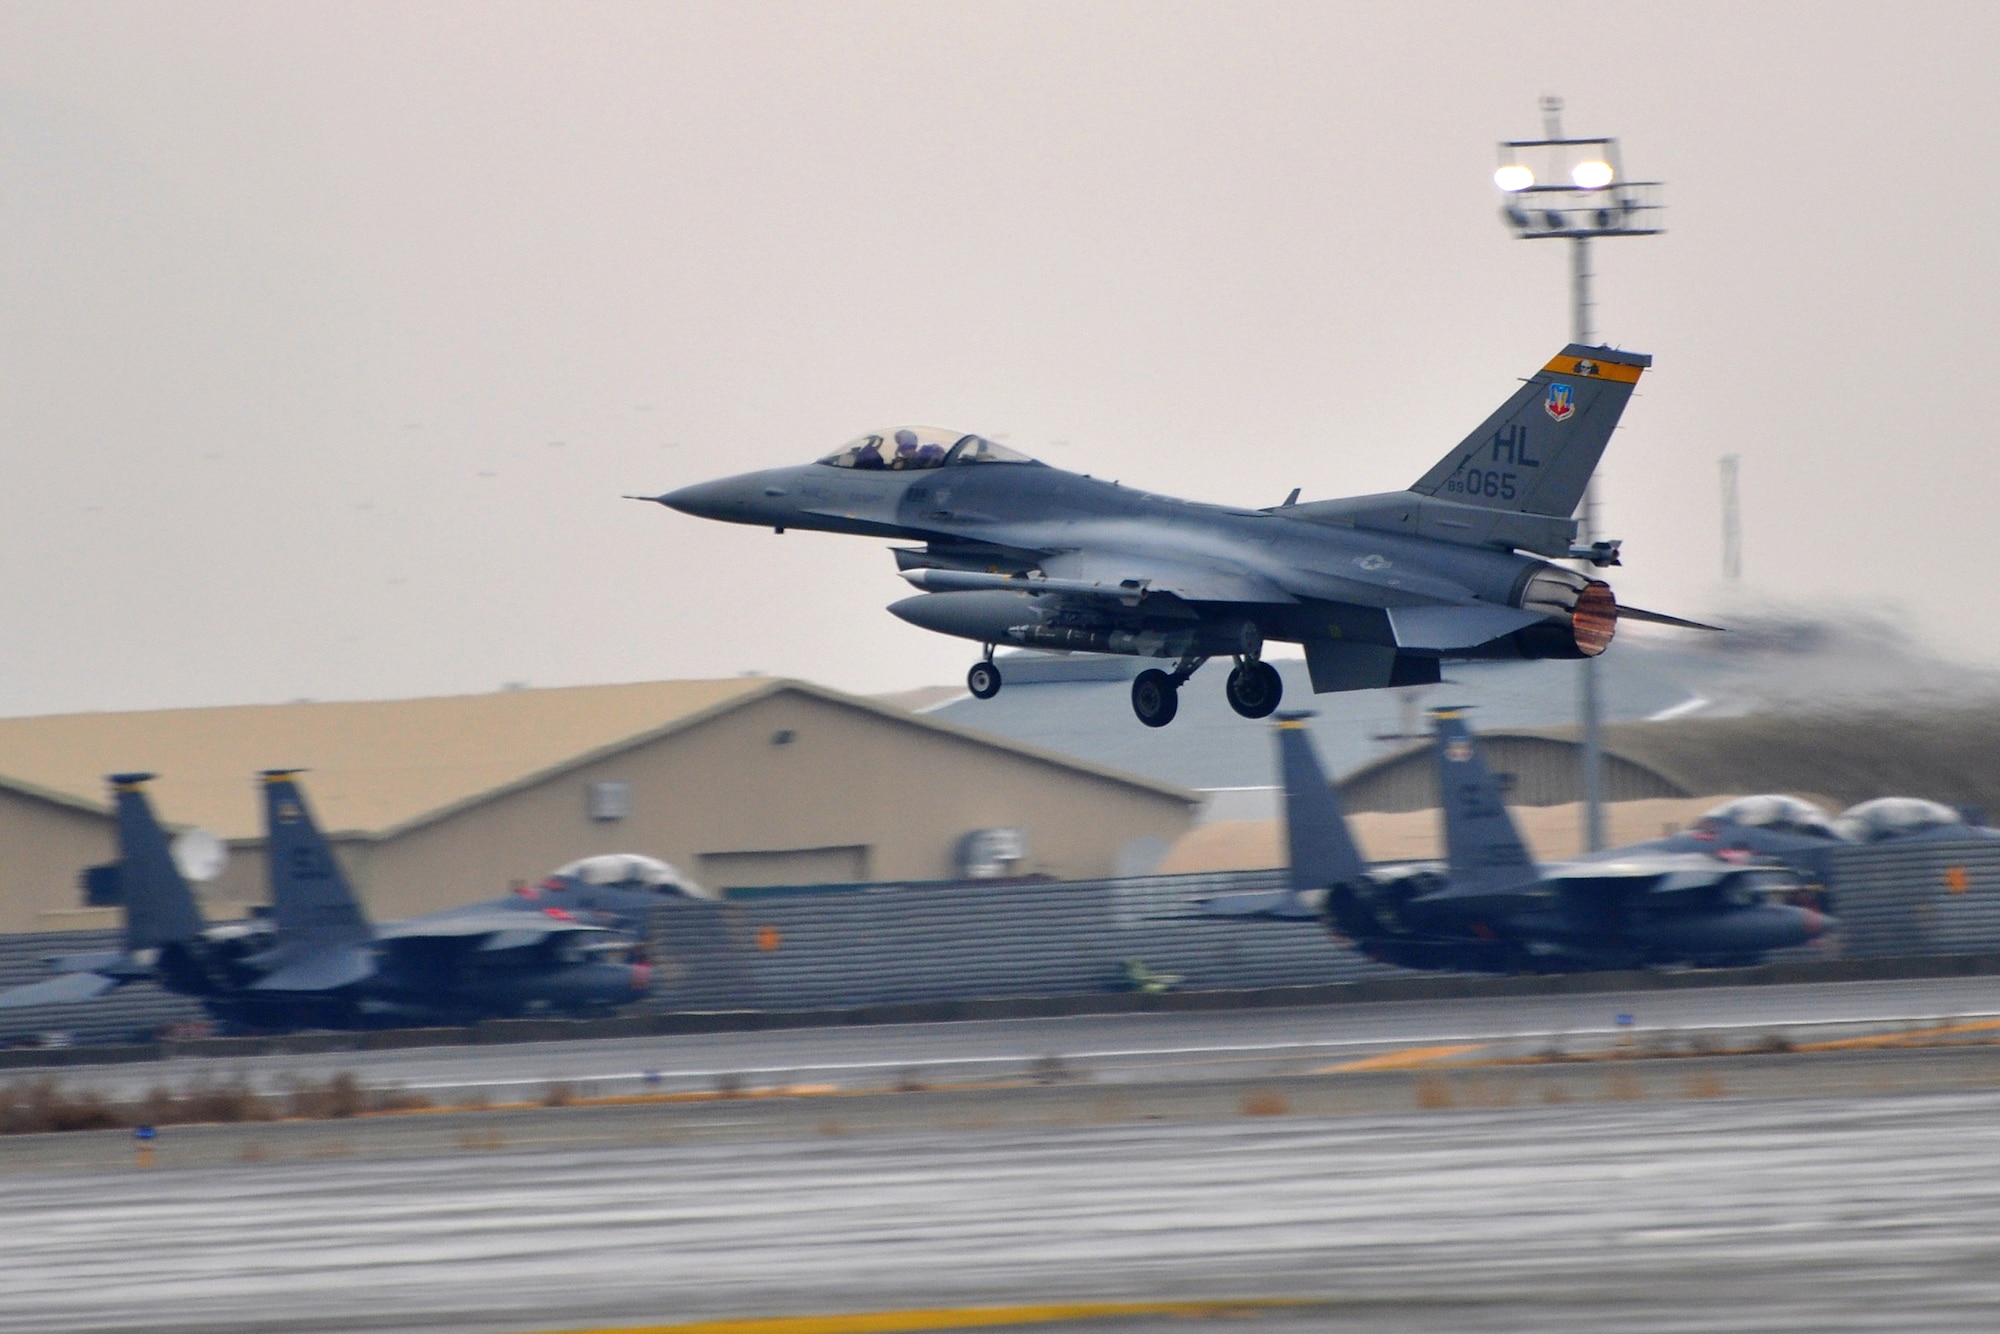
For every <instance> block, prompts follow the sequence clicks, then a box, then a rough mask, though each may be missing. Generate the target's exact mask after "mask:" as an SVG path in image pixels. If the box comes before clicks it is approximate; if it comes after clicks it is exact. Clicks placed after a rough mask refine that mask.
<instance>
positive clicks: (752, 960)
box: [0, 840, 2000, 1041]
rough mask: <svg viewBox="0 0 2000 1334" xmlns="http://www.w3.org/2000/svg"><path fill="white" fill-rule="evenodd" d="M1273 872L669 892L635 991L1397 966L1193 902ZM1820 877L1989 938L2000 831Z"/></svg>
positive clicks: (0, 965) (1178, 977)
mask: <svg viewBox="0 0 2000 1334" xmlns="http://www.w3.org/2000/svg"><path fill="white" fill-rule="evenodd" d="M1285 874H1286V873H1285V872H1284V871H1282V870H1278V871H1251V872H1230V873H1218V874H1212V875H1182V876H1144V877H1139V878H1135V879H1124V880H1092V881H1051V882H1034V883H1018V882H1015V883H988V882H979V881H973V882H966V883H951V884H922V885H873V886H851V887H842V888H839V889H817V890H815V889H800V890H791V891H773V892H764V893H760V894H758V895H756V896H755V897H747V898H741V899H735V900H730V901H727V902H723V903H707V902H672V903H666V904H662V905H661V906H660V907H659V908H658V909H657V910H656V911H655V913H654V917H653V920H652V922H651V924H650V930H649V933H648V934H649V938H650V954H651V957H652V959H653V961H654V965H655V975H654V984H653V991H652V994H651V995H650V996H649V997H648V1000H647V1002H646V1004H647V1008H649V1009H653V1010H658V1011H674V1010H818V1009H845V1008H851V1007H858V1006H869V1005H893V1004H909V1003H923V1002H928V1001H947V1002H948V1001H965V1000H983V999H995V998H1003V997H1026V996H1072V995H1085V994H1090V993H1093V992H1110V991H1123V990H1130V989H1131V988H1132V987H1133V985H1134V979H1135V975H1137V976H1152V977H1160V976H1165V977H1171V978H1173V979H1174V983H1173V985H1174V986H1175V988H1176V989H1178V990H1185V991H1197V990H1198V991H1210V990H1234V989H1248V988H1258V987H1281V986H1309V985H1314V984H1319V983H1328V982H1349V981H1355V980H1358V979H1361V978H1368V977H1388V976H1396V975H1399V974H1400V973H1401V970H1399V969H1393V968H1389V967H1386V966H1384V965H1381V964H1376V963H1372V962H1370V961H1368V960H1367V959H1364V958H1363V957H1361V956H1360V955H1358V954H1356V953H1355V952H1354V951H1353V950H1351V949H1348V948H1347V947H1346V946H1344V945H1341V944H1339V943H1337V942H1336V941H1335V940H1333V938H1332V937H1331V936H1330V935H1328V933H1327V931H1326V928H1325V927H1323V926H1322V925H1320V924H1319V923H1317V922H1249V921H1243V920H1240V919H1217V918H1210V917H1205V916H1203V915H1202V914H1201V911H1200V907H1199V904H1200V901H1201V900H1202V899H1204V898H1206V897H1209V896H1211V895H1215V894H1222V893H1234V892H1244V891H1253V890H1266V889H1276V888H1279V887H1280V886H1282V885H1283V884H1284V881H1285ZM1830 879H1831V880H1832V881H1833V884H1834V892H1835V896H1836V904H1835V911H1836V912H1837V913H1838V914H1839V916H1840V920H1841V953H1843V954H1845V955H1847V956H1850V957H1856V958H1878V957H1884V956H1904V955H1926V954H1976V953H1986V952H2000V841H1991V842H1988V841H1973V840H1963V841H1960V840H1953V841H1940V842H1922V843H1904V844H1884V845H1880V846H1876V847H1855V848H1847V849H1843V850H1841V851H1840V852H1838V853H1836V854H1835V855H1834V860H1833V865H1832V875H1831V877H1830ZM118 940H119V937H118V933H116V932H110V931H92V932H64V933H60V934H50V935H37V936H13V937H4V936H0V987H7V986H15V985H19V984H20V983H23V982H30V981H34V980H36V979H37V978H39V977H43V976H46V975H47V974H46V971H45V968H44V965H43V963H42V960H43V958H44V957H45V956H47V955H51V954H60V953H67V952H75V951H84V950H93V949H115V948H117V946H118ZM1134 965H1137V967H1136V968H1135V967H1134ZM200 1017H201V1011H200V1007H199V1006H197V1005H195V1004H194V1003H193V1002H192V1001H188V1000H185V999H183V998H180V997H177V996H172V995H168V994H167V993H164V992H162V991H160V990H159V989H158V988H157V987H153V986H151V985H136V986H131V987H125V988H121V989H120V990H119V991H117V992H115V993H113V995H111V996H109V997H106V998H104V999H102V1000H98V1001H93V1002H90V1003H88V1004H84V1005H64V1006H43V1007H39V1008H37V1009H31V1010H20V1011H14V1012H10V1013H5V1014H0V1035H9V1036H21V1035H29V1034H37V1033H49V1032H67V1033H71V1034H74V1035H75V1037H76V1039H77V1040H79V1041H104V1040H108V1039H113V1038H119V1037H125V1036H128V1035H136V1034H143V1033H147V1032H150V1031H151V1030H154V1029H156V1028H158V1027H159V1026H161V1025H164V1024H169V1023H174V1022H178V1021H183V1020H190V1019H198V1018H200Z"/></svg>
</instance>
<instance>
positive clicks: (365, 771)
mask: <svg viewBox="0 0 2000 1334" xmlns="http://www.w3.org/2000/svg"><path fill="white" fill-rule="evenodd" d="M273 768H299V769H304V770H306V771H307V773H306V774H305V776H304V778H303V780H302V781H303V783H304V786H305V789H306V793H307V796H308V798H309V800H311V802H312V803H313V807H314V810H315V812H316V813H317V815H318V817H319V820H320V823H321V825H322V827H324V828H325V829H326V830H327V831H328V833H329V835H330V836H332V837H333V839H334V841H335V845H336V848H337V850H338V853H339V855H340V857H341V860H342V863H343V864H344V865H345V866H346V867H347V869H348V871H349V873H350V875H351V876H352V878H353V880H354V883H355V885H356V888H357V889H358V890H359V891H360V892H361V893H362V895H363V896H364V898H365V900H366V903H367V906H368V910H369V911H370V913H371V914H373V915H375V916H377V917H379V918H385V919H386V918H394V917H403V916H409V915H412V914H417V913H423V912H430V911H434V910H437V909H440V908H446V907H450V906H453V905H455V904H461V903H466V902H470V901H473V900H476V899H479V898H486V897H491V896H493V895H496V894H499V893H504V892H505V891H506V890H507V888H508V887H509V885H510V884H517V883H522V882H530V881H533V880H536V879H539V878H540V877H542V876H544V875H546V874H547V873H548V872H549V871H550V870H552V869H553V868H555V867H557V866H559V865H561V864H563V863H565V862H568V861H570V860H572V859H574V858H577V857H581V856H587V855H590V854H593V853H600V852H613V851H620V852H641V853H647V854H650V855H653V856H657V857H662V858H665V859H666V860H668V861H670V862H672V863H674V864H675V865H676V866H679V867H680V868H682V870H684V871H686V872H687V873H688V874H690V875H692V876H693V877H694V878H695V879H697V880H699V881H701V882H702V883H704V884H706V885H708V886H711V887H714V888H731V887H748V886H761V885H778V884H785V885H797V884H820V883H853V882H861V881H877V880H880V881H928V880H943V879H951V878H955V877H957V876H959V875H960V874H962V873H963V872H964V871H965V869H966V868H965V856H966V852H967V847H968V843H973V844H976V845H978V846H979V847H980V848H982V849H983V852H982V853H981V854H980V856H981V858H982V860H983V865H982V866H980V867H979V869H980V870H983V871H986V872H989V873H990V872H999V873H1002V874H1006V875H1013V876H1023V875H1045V876H1054V877H1059V878H1063V879H1072V878H1075V879H1082V878H1091V877H1102V876H1108V875H1112V874H1114V873H1116V872H1118V871H1119V870H1121V869H1127V868H1128V867H1129V866H1131V865H1133V864H1135V859H1136V864H1139V865H1141V866H1143V865H1145V864H1149V863H1150V862H1151V861H1153V860H1157V858H1158V856H1159V855H1160V853H1161V852H1162V851H1164V849H1165V847H1166V846H1167V845H1168V844H1169V843H1171V842H1172V841H1173V840H1174V839H1175V838H1177V837H1178V836H1179V835H1180V834H1181V833H1183V832H1184V831H1185V830H1186V829H1187V828H1188V827H1189V826H1190V825H1191V824H1192V822H1193V817H1194V811H1195V807H1196V806H1197V804H1198V802H1199V798H1198V796H1197V795H1196V794H1195V793H1193V792H1190V791H1188V790H1186V789H1183V788H1180V787H1176V786H1173V785H1170V784H1166V783H1162V782H1157V781H1154V780H1150V779H1144V778H1138V777H1134V776H1132V775H1129V774H1124V773H1119V772H1117V771H1114V770H1111V769H1107V768H1103V767H1100V766H1098V765H1094V764H1090V763H1086V762H1084V761H1081V760H1077V759H1073V758H1070V757H1068V756H1063V755H1058V754H1055V753H1052V752H1050V751H1046V750H1042V749H1040V748H1037V747H1033V746H1029V745H1025V744H1022V743H1019V742H1013V741H1007V740H1003V739H1001V738H997V737H993V736H988V735H985V734H983V733H980V732H975V731H973V730H971V729H969V728H965V727H960V726H955V725H953V724H950V723H946V722H941V721H939V720H936V719H932V718H925V717H920V716H918V715H915V714H912V713H910V712H908V711H906V710H903V709H900V708H895V707H892V706H890V705H887V704H881V703H877V702H874V701H871V700H866V699H862V698H859V697H856V696H851V695H845V694H841V693H839V692H837V691H833V690H828V689H825V688H822V687H819V686H814V685H809V684H806V683H804V682H800V681H790V680H776V679H762V678H739V679H734V680H722V681H659V682H641V683H637V684H630V685H605V686H575V687H567V688H556V689H521V690H504V691H500V692H496V693H493V694H484V695H465V696H447V697H440V698H432V699H411V700H386V701H361V702H344V703H294V704H278V705H245V706H236V707H225V708H202V709H173V710H161V711H150V712H131V713H96V714H69V715H57V716H48V717H33V718H7V719H0V931H7V932H22V931H51V930H64V929H78V928H96V927H104V926H112V925H116V923H117V921H118V916H117V913H116V910H115V909H102V908H100V909H95V910H92V909H86V908H84V907H82V906H81V900H80V891H79V890H78V888H77V876H78V872H79V870H80V869H81V868H83V867H84V866H86V865H90V864H93V863H98V862H104V861H108V860H111V859H112V858H113V857H114V856H115V855H116V853H115V835H114V831H113V826H112V821H111V816H110V808H109V805H108V797H107V793H106V790H105V783H104V775H105V774H107V773H112V772H121V771H150V772H154V773H157V774H158V775H160V777H159V780H158V781H157V782H156V783H155V784H154V785H153V795H154V802H155V806H156V809H157V810H158V811H159V813H160V816H161V818H162V819H163V820H165V821H167V822H168V823H170V824H175V825H196V826H200V827H202V828H205V829H208V830H210V831H212V832H213V833H215V834H217V835H219V836H220V837H222V838H223V839H224V840H225V841H226V842H227V843H228V844H229V846H230V850H231V853H232V856H231V858H230V862H229V866H228V868H227V869H226V870H225V871H224V872H223V874H222V876H221V878H220V879H218V880H217V881H215V882H214V883H213V884H212V885H210V886H209V887H208V888H207V890H206V891H205V893H204V898H205V900H206V905H207V909H208V912H209V914H210V915H211V916H214V917H224V916H231V915H239V914H240V913H241V912H242V911H244V910H245V907H246V906H247V905H249V904H253V903H260V902H262V901H263V900H264V898H265V893H264V865H263V855H262V812H261V807H260V805H259V802H260V801H261V797H260V795H259V792H258V790H257V788H256V786H255V784H254V782H253V779H254V775H255V774H256V772H257V771H258V770H260V769H273ZM982 831H997V832H992V833H984V832H982ZM1121 859H1122V860H1121Z"/></svg>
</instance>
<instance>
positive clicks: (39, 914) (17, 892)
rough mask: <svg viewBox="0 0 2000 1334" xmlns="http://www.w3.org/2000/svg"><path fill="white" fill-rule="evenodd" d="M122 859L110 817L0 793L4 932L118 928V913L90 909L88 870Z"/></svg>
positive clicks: (0, 915)
mask: <svg viewBox="0 0 2000 1334" xmlns="http://www.w3.org/2000/svg"><path fill="white" fill-rule="evenodd" d="M117 856H118V837H117V826H116V825H115V824H114V823H113V822H112V819H111V817H110V816H109V815H106V814H99V813H96V812H92V811H87V810H81V809H79V808H77V807H74V806H67V805H64V804H62V803H60V802H55V801H47V800H44V799H42V798H40V797H36V796H32V795H30V794H28V793H23V792H15V791H12V790H10V789H5V788H0V931H9V932H14V931H80V930H84V929H87V928H98V927H107V926H117V925H118V924H119V922H120V921H121V920H122V919H121V918H120V917H119V915H118V911H117V910H116V909H115V908H114V909H103V908H100V909H87V908H85V907H84V906H83V889H82V887H81V886H80V885H79V884H78V883H77V882H78V880H79V879H80V878H81V876H82V874H83V868H85V867H86V866H97V865H101V864H102V863H104V862H108V861H112V860H115V859H116V858H117Z"/></svg>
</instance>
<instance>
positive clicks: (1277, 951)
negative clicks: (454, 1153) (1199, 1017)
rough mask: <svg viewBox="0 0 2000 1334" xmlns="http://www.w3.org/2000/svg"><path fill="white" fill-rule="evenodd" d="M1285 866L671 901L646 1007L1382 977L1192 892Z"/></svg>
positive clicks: (1348, 954) (1324, 937) (1325, 946)
mask: <svg viewBox="0 0 2000 1334" xmlns="http://www.w3.org/2000/svg"><path fill="white" fill-rule="evenodd" d="M1284 880H1285V872H1283V871H1261V872H1247V873H1246V872H1236V873H1230V874H1217V875H1187V876H1146V877H1140V878H1136V879H1128V880H1093V881H1061V882H1050V883H1039V884H1018V883H1017V884H983V883H979V882H971V883H959V884H933V885H882V886H873V887H863V888H857V889H850V890H841V891H837V892H827V891H820V892H814V891H800V892H796V893H786V894H767V895H761V896H759V897H757V898H753V899H746V900H740V901H733V902H726V903H720V904H712V903H673V904H667V905H663V906H662V907H661V908H660V910H659V911H658V913H657V915H656V917H655V920H654V923H653V930H652V933H651V936H652V955H653V959H654V961H655V964H656V967H657V970H658V972H657V975H656V981H655V990H654V994H653V998H652V1001H651V1004H652V1005H653V1006H654V1007H655V1008H658V1009H665V1010H686V1009H757V1010H807V1009H822V1008H838V1007H847V1006H857V1005H884V1004H896V1003H904V1002H921V1001H956V1000H977V999H988V998H994V997H1011V996H1068V995H1078V994H1085V993H1090V992H1103V991H1120V990H1129V989H1130V988H1131V986H1132V984H1133V983H1132V978H1133V974H1134V971H1135V970H1134V969H1133V968H1132V965H1134V964H1136V965H1138V966H1139V968H1138V971H1141V972H1143V973H1146V974H1152V975H1160V974H1165V975H1169V976H1172V977H1174V978H1177V979H1178V981H1177V982H1176V983H1175V985H1176V987H1177V988H1178V989H1181V990H1204V991H1206V990H1220V989H1234V988H1247V987H1277V986H1305V985H1311V984H1314V983H1324V982H1346V981H1352V980H1354V979H1357V978H1362V977H1375V976H1389V975H1393V974H1395V973H1396V972H1397V971H1398V970H1396V969H1391V968H1387V967H1385V966H1383V965H1380V964H1376V963H1371V962H1369V961H1368V960H1366V959H1364V958H1362V957H1361V956H1360V955H1358V954H1356V953H1355V952H1354V951H1352V950H1350V949H1348V948H1346V947H1345V946H1342V945H1340V944H1338V943H1336V942H1335V941H1334V940H1333V938H1332V937H1331V936H1329V935H1328V934H1327V931H1326V928H1325V927H1323V926H1321V925H1319V924H1318V923H1316V922H1244V921H1241V920H1221V919H1216V918H1210V917H1204V916H1202V915H1201V913H1200V909H1199V906H1198V904H1199V900H1201V899H1202V898H1205V897H1207V896H1209V895H1213V894H1219V893H1228V892H1235V891H1243V890H1258V889H1275V888H1278V887H1280V886H1282V885H1283V884H1284Z"/></svg>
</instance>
